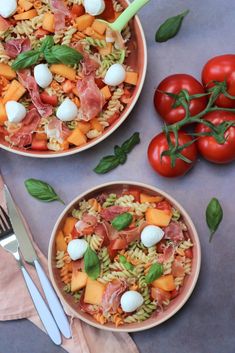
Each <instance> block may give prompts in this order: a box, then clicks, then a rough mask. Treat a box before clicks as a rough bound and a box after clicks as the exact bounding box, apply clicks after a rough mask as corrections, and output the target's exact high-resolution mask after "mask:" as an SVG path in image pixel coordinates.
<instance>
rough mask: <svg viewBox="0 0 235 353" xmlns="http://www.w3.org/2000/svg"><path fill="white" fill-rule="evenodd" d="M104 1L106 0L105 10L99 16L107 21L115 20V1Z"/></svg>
mask: <svg viewBox="0 0 235 353" xmlns="http://www.w3.org/2000/svg"><path fill="white" fill-rule="evenodd" d="M104 2H105V10H104V11H103V12H102V13H101V14H100V15H99V17H100V18H102V19H103V20H106V21H114V20H115V10H114V7H113V2H112V1H110V0H104Z"/></svg>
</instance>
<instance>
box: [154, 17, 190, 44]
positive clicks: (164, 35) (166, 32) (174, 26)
mask: <svg viewBox="0 0 235 353" xmlns="http://www.w3.org/2000/svg"><path fill="white" fill-rule="evenodd" d="M188 13H189V10H186V11H184V12H182V13H181V14H179V15H177V16H173V17H170V18H168V19H167V20H166V21H165V22H163V23H162V24H161V26H160V27H159V28H158V30H157V33H156V35H155V40H156V42H159V43H161V42H166V41H167V40H169V39H171V38H173V37H175V36H176V35H177V33H178V32H179V30H180V28H181V25H182V22H183V19H184V18H185V16H187V14H188Z"/></svg>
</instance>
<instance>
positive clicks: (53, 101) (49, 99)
mask: <svg viewBox="0 0 235 353" xmlns="http://www.w3.org/2000/svg"><path fill="white" fill-rule="evenodd" d="M40 97H41V100H42V101H43V103H45V104H50V105H52V106H53V107H56V106H57V104H58V98H57V96H56V95H52V96H50V95H49V94H48V93H47V92H45V91H44V92H42V93H41V94H40Z"/></svg>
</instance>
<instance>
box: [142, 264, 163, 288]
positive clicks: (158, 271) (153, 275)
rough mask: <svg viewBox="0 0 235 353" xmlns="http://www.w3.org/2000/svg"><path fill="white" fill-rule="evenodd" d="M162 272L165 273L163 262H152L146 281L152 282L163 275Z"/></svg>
mask: <svg viewBox="0 0 235 353" xmlns="http://www.w3.org/2000/svg"><path fill="white" fill-rule="evenodd" d="M162 274H163V266H162V264H159V263H155V264H152V266H151V267H150V269H149V272H148V273H147V275H146V276H145V280H146V283H148V284H149V283H152V282H153V281H155V279H157V278H159V277H161V275H162Z"/></svg>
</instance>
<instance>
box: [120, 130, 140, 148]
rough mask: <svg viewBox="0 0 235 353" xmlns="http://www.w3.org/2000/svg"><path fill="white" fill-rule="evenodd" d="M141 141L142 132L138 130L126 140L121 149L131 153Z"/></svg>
mask: <svg viewBox="0 0 235 353" xmlns="http://www.w3.org/2000/svg"><path fill="white" fill-rule="evenodd" d="M139 143H140V134H139V133H138V132H135V133H134V134H133V135H132V136H131V137H130V138H129V139H128V140H126V141H125V142H124V143H123V144H122V146H121V149H122V150H123V151H124V152H126V153H129V152H131V151H132V150H133V148H134V147H135V146H136V145H138V144H139Z"/></svg>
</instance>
